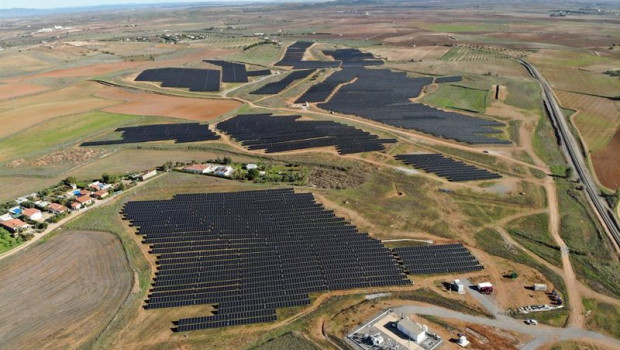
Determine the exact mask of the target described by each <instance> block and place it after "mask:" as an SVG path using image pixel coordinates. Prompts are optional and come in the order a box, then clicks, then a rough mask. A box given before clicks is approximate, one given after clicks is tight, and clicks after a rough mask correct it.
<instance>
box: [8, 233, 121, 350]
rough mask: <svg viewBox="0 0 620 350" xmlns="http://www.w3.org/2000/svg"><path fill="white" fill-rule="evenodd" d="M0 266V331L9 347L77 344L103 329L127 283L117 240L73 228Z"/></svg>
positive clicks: (69, 345)
mask: <svg viewBox="0 0 620 350" xmlns="http://www.w3.org/2000/svg"><path fill="white" fill-rule="evenodd" d="M17 257H18V258H19V259H10V260H9V261H8V262H2V264H1V265H0V266H2V268H1V269H0V280H2V281H3V282H2V285H0V308H1V309H2V319H0V334H2V345H3V347H6V348H7V349H59V348H63V349H66V348H71V349H72V348H77V347H78V346H80V345H81V344H83V343H84V342H85V341H87V340H88V339H89V338H90V337H92V336H94V335H96V334H97V333H98V332H99V331H101V330H102V329H103V327H105V326H106V325H107V323H108V322H109V321H110V319H111V318H112V317H113V315H114V313H115V312H116V310H117V309H118V308H119V307H120V306H121V304H122V302H123V300H124V299H125V298H126V296H127V294H128V293H129V291H130V289H131V283H132V273H131V270H130V268H129V266H128V264H127V259H125V256H124V251H123V248H122V247H121V244H120V242H119V241H118V240H117V239H116V238H115V237H114V236H113V235H112V234H109V233H104V232H79V231H72V232H66V233H63V234H61V235H60V236H58V237H56V238H53V239H52V240H51V241H49V242H46V243H44V244H41V245H38V246H35V247H34V248H32V249H29V250H27V251H25V252H22V253H20V254H19V255H17Z"/></svg>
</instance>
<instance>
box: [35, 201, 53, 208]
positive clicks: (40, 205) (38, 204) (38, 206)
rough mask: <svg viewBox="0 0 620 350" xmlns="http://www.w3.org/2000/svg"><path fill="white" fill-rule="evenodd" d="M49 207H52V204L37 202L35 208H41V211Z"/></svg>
mask: <svg viewBox="0 0 620 350" xmlns="http://www.w3.org/2000/svg"><path fill="white" fill-rule="evenodd" d="M48 205H50V202H48V201H36V202H34V206H35V207H37V208H39V209H45V208H47V206H48Z"/></svg>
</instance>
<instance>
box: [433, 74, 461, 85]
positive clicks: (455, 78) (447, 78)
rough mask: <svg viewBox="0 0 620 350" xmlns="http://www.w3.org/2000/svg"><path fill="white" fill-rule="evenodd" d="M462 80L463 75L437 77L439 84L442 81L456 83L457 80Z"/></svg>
mask: <svg viewBox="0 0 620 350" xmlns="http://www.w3.org/2000/svg"><path fill="white" fill-rule="evenodd" d="M461 80H463V77H461V76H452V77H439V78H435V82H436V83H437V84H441V83H456V82H459V81H461Z"/></svg>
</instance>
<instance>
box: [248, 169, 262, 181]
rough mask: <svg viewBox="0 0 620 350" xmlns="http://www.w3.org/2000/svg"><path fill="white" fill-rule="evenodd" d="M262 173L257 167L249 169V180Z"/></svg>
mask: <svg viewBox="0 0 620 350" xmlns="http://www.w3.org/2000/svg"><path fill="white" fill-rule="evenodd" d="M259 175H260V172H259V171H258V170H256V169H250V170H248V180H254V179H256V178H257V177H258V176H259Z"/></svg>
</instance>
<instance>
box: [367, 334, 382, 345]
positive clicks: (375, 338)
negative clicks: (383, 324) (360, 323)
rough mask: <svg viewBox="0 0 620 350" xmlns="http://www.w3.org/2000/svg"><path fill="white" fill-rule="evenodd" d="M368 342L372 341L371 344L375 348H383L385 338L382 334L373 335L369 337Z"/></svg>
mask: <svg viewBox="0 0 620 350" xmlns="http://www.w3.org/2000/svg"><path fill="white" fill-rule="evenodd" d="M368 340H370V343H371V344H372V345H373V346H381V345H382V344H383V342H384V339H383V336H381V334H380V333H377V334H371V335H370V336H369V337H368Z"/></svg>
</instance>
